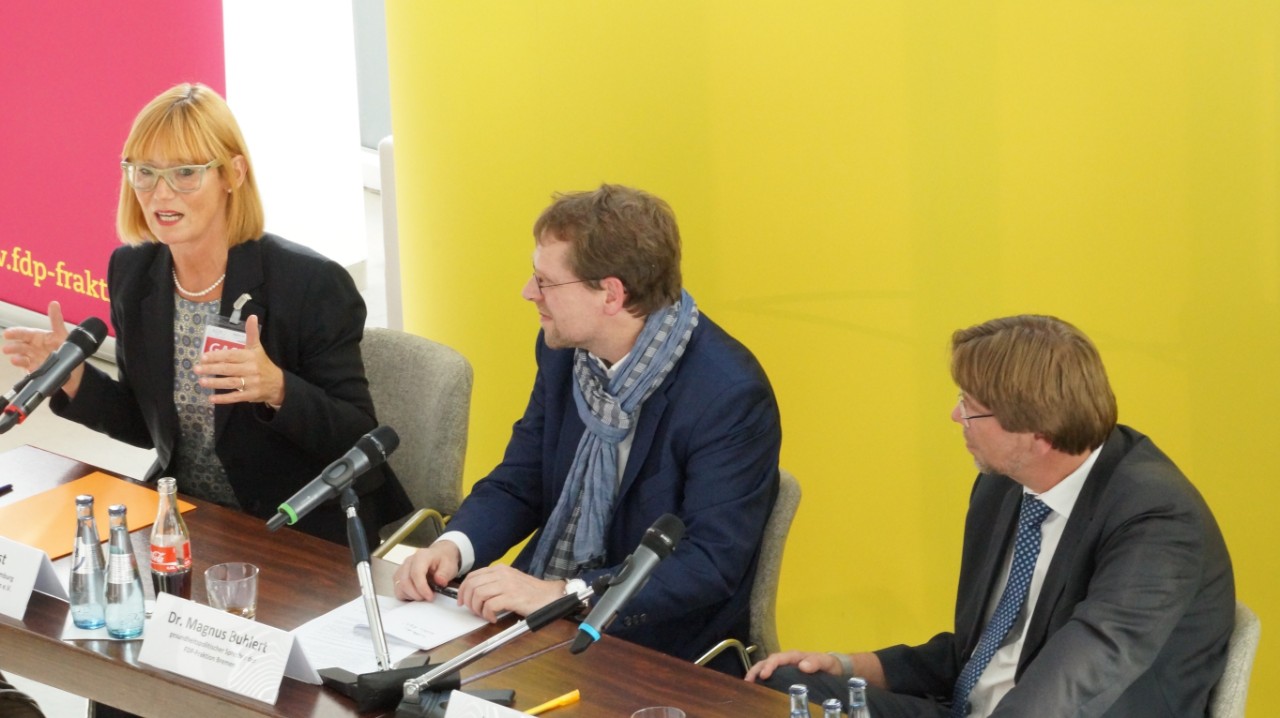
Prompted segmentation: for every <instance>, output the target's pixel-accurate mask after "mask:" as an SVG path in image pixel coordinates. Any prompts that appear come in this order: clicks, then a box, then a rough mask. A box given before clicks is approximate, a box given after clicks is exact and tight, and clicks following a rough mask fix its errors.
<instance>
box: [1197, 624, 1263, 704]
mask: <svg viewBox="0 0 1280 718" xmlns="http://www.w3.org/2000/svg"><path fill="white" fill-rule="evenodd" d="M1261 636H1262V622H1261V621H1259V620H1258V616H1257V615H1255V614H1254V612H1253V611H1250V610H1249V607H1248V606H1246V605H1244V604H1243V603H1240V602H1239V601H1236V623H1235V628H1234V629H1232V631H1231V640H1230V641H1229V642H1228V643H1227V667H1226V668H1225V669H1223V671H1222V678H1220V679H1218V685H1216V686H1214V687H1213V692H1211V693H1210V694H1209V715H1210V716H1211V718H1244V708H1245V699H1246V698H1247V697H1248V695H1249V674H1250V673H1252V672H1253V656H1254V654H1256V653H1257V652H1258V639H1259V638H1260V637H1261Z"/></svg>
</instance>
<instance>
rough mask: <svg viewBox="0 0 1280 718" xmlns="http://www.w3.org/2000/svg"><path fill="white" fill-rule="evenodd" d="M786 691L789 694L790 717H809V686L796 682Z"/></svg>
mask: <svg viewBox="0 0 1280 718" xmlns="http://www.w3.org/2000/svg"><path fill="white" fill-rule="evenodd" d="M787 693H788V694H789V695H790V696H791V718H809V687H808V686H806V685H804V684H803V683H796V684H795V685H793V686H791V688H789V689H788V690H787Z"/></svg>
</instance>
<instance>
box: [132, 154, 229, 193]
mask: <svg viewBox="0 0 1280 718" xmlns="http://www.w3.org/2000/svg"><path fill="white" fill-rule="evenodd" d="M220 164H222V160H210V161H209V162H206V163H204V164H202V165H180V166H178V167H168V168H165V169H161V168H159V167H152V166H151V165H144V164H138V163H136V162H129V161H128V160H126V161H124V162H121V163H120V168H121V169H122V170H124V178H125V179H126V180H127V181H128V182H129V186H131V187H133V188H134V189H136V190H138V191H139V192H150V191H151V190H153V189H155V188H156V183H157V182H159V181H160V178H161V177H163V178H164V181H165V182H168V183H169V186H170V187H172V188H173V191H174V192H181V193H183V194H190V193H191V192H196V191H199V189H200V186H201V185H202V184H204V173H205V172H206V171H207V170H209V169H211V168H214V167H217V166H218V165H220Z"/></svg>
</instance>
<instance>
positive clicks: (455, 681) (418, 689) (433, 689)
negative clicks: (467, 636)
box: [396, 577, 607, 718]
mask: <svg viewBox="0 0 1280 718" xmlns="http://www.w3.org/2000/svg"><path fill="white" fill-rule="evenodd" d="M606 580H607V577H606ZM599 583H600V581H597V584H599ZM602 591H603V589H602ZM594 594H595V587H594V586H588V587H587V588H586V589H584V590H583V591H581V592H579V593H577V594H569V595H567V596H562V597H560V598H558V599H556V600H554V601H552V602H551V603H548V604H547V605H545V606H543V607H542V608H539V609H538V610H536V611H534V612H533V613H530V614H529V615H528V617H526V618H524V619H522V620H520V621H518V622H517V623H516V624H515V625H513V626H510V627H509V628H507V629H505V630H503V631H502V632H501V633H499V634H497V635H495V636H493V637H492V638H489V639H488V640H486V641H484V642H483V643H480V644H478V645H476V646H473V647H471V648H468V649H467V650H466V651H463V652H462V653H460V654H458V655H457V656H456V657H454V658H451V659H450V660H448V661H445V662H444V663H441V664H440V665H438V666H436V667H434V668H432V669H431V670H430V671H428V672H427V673H424V674H423V675H422V676H420V677H418V678H410V679H409V680H407V681H405V682H404V700H403V701H401V702H400V705H399V707H397V708H396V718H427V717H428V716H432V715H438V714H439V713H438V710H439V709H440V708H441V707H442V706H443V705H444V702H445V699H446V698H447V697H448V694H449V691H450V690H453V689H455V688H456V687H457V686H458V685H459V684H460V683H461V681H460V680H459V678H458V676H457V672H458V671H460V670H462V669H463V668H465V667H467V666H469V665H471V664H472V663H474V662H475V661H477V660H479V659H481V658H483V657H485V656H487V655H489V654H490V653H492V652H493V651H495V650H497V649H498V648H500V647H502V646H505V645H506V644H508V643H510V642H511V641H513V640H515V639H516V638H518V637H519V636H522V635H524V634H526V633H530V632H533V631H537V630H538V629H540V628H543V627H544V626H547V625H549V624H551V623H553V622H555V621H558V620H560V619H562V618H565V617H567V616H570V615H572V614H573V613H574V612H575V611H577V610H578V609H579V608H581V607H582V602H583V601H586V600H587V599H589V598H591V597H592V596H593V595H594Z"/></svg>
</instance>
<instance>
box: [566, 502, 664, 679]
mask: <svg viewBox="0 0 1280 718" xmlns="http://www.w3.org/2000/svg"><path fill="white" fill-rule="evenodd" d="M683 537H684V522H683V521H681V520H680V518H679V517H678V516H676V515H675V514H663V515H662V516H659V517H658V520H657V521H654V522H653V525H652V526H650V527H649V529H648V530H647V531H645V532H644V538H642V539H640V546H639V548H637V549H636V550H635V553H633V554H631V555H630V556H628V557H627V560H626V562H625V563H624V564H623V566H622V570H621V571H619V572H618V575H617V576H616V577H615V578H614V579H613V580H612V581H610V582H609V590H608V591H606V592H605V594H604V596H602V597H601V598H600V600H599V601H598V602H596V605H595V608H593V609H591V613H589V614H587V617H586V619H585V620H583V622H582V623H581V624H579V625H578V637H577V638H575V639H574V640H573V645H572V646H570V647H569V652H570V653H574V654H577V653H582V652H583V651H585V650H587V646H590V645H591V644H592V643H595V642H596V641H598V640H600V634H601V633H602V632H604V629H605V628H606V627H607V626H608V625H609V622H610V621H612V620H613V617H614V616H615V615H617V613H618V611H619V609H621V608H622V607H623V606H624V605H625V604H626V603H627V601H630V600H631V597H632V596H633V595H634V594H635V592H636V591H639V590H640V587H641V586H644V584H645V583H646V582H647V581H648V580H649V574H651V573H653V569H654V568H655V567H657V565H658V562H659V561H661V560H662V559H664V558H666V557H667V556H670V555H671V552H672V551H674V550H675V548H676V544H678V543H680V539H681V538H683Z"/></svg>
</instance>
